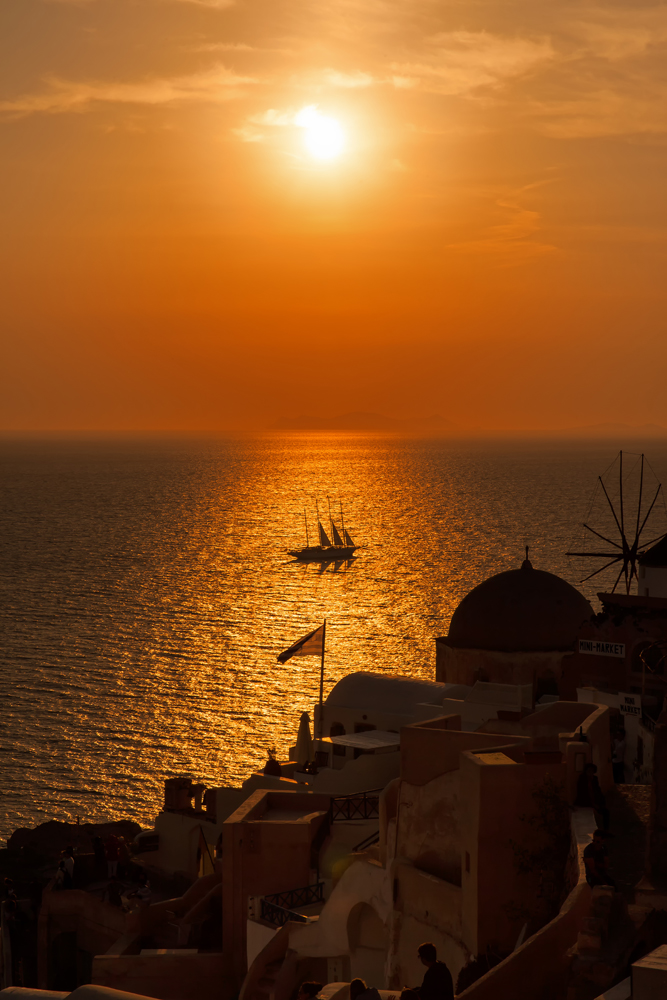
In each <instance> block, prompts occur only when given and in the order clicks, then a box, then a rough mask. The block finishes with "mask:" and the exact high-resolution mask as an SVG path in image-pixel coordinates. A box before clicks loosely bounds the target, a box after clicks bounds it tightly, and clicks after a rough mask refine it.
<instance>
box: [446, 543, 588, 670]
mask: <svg viewBox="0 0 667 1000" xmlns="http://www.w3.org/2000/svg"><path fill="white" fill-rule="evenodd" d="M592 614H593V609H592V607H591V606H590V604H589V603H588V601H587V600H586V598H585V597H584V596H583V594H580V593H579V591H578V590H575V588H574V587H572V586H571V585H570V584H569V583H567V582H566V581H565V580H561V578H560V577H559V576H556V575H555V574H554V573H546V572H544V570H541V569H533V566H532V564H531V563H530V562H529V560H528V559H526V560H525V562H524V563H523V565H522V567H521V569H513V570H509V571H508V572H506V573H498V574H497V576H492V577H491V578H490V579H488V580H485V581H484V583H480V585H479V586H478V587H475V589H474V590H471V591H470V593H469V594H468V595H467V596H466V597H464V598H463V600H462V601H461V603H460V604H459V606H458V608H457V609H456V611H455V612H454V614H453V616H452V621H451V624H450V626H449V634H448V636H447V640H446V641H447V643H448V645H450V646H455V647H457V648H459V649H494V650H498V651H501V652H502V651H504V652H528V651H533V652H538V651H545V650H557V649H558V650H560V649H572V647H573V646H574V642H575V640H576V638H577V635H578V633H579V627H580V626H581V625H582V624H583V623H584V622H585V621H587V620H588V619H589V618H590V617H591V615H592Z"/></svg>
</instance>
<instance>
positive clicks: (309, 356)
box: [0, 0, 667, 430]
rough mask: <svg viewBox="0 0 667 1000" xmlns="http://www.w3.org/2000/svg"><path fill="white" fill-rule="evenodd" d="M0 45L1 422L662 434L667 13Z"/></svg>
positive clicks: (77, 28) (433, 4)
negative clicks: (335, 145) (337, 145)
mask: <svg viewBox="0 0 667 1000" xmlns="http://www.w3.org/2000/svg"><path fill="white" fill-rule="evenodd" d="M0 46H1V47H2V52H1V54H0V73H1V79H2V87H1V90H0V116H1V117H0V134H1V136H2V157H1V158H0V171H1V184H0V198H2V209H3V226H2V261H1V264H2V303H3V309H2V358H3V362H2V366H1V370H0V410H1V411H2V412H1V413H0V426H1V427H2V428H4V429H9V430H22V429H49V430H57V429H93V430H96V429H109V430H114V429H119V430H121V429H122V430H125V429H160V430H167V429H186V430H216V429H226V428H242V427H262V426H270V425H271V424H272V423H273V422H274V421H275V420H276V419H278V418H280V417H284V416H289V415H296V414H301V413H312V414H314V415H326V414H335V413H344V412H346V411H349V410H360V409H363V410H375V411H378V412H381V413H384V414H387V415H393V416H398V417H414V416H419V415H423V414H432V413H439V414H441V415H442V416H444V417H447V418H449V419H450V420H452V421H453V422H454V423H455V424H456V426H457V427H460V428H461V429H466V428H470V427H478V426H481V427H488V428H500V429H502V428H553V427H567V426H574V425H577V424H590V423H599V422H603V421H609V420H612V421H616V420H622V421H625V422H629V423H644V422H655V423H660V424H664V425H667V394H666V393H665V391H664V384H665V360H666V353H667V349H666V346H665V345H666V340H667V338H666V337H665V319H664V317H665V313H666V309H665V307H666V305H667V303H666V301H665V299H666V298H667V291H666V290H667V281H665V277H664V275H665V237H666V229H665V227H666V222H667V218H666V216H667V205H666V204H665V174H666V167H667V163H666V160H667V155H666V148H665V139H666V133H667V75H666V73H665V66H666V65H667V61H666V55H667V52H666V49H667V5H652V6H637V5H634V4H633V5H631V4H630V3H629V2H628V3H623V2H613V3H611V2H610V3H607V4H587V3H578V4H573V5H567V4H565V3H561V2H559V0H554V2H552V3H548V4H547V3H535V2H534V0H514V2H507V0H503V2H502V3H501V2H500V0H495V2H489V0H478V2H467V3H465V4H461V3H458V2H448V0H394V2H385V0H329V2H326V3H324V2H314V0H237V2H236V3H227V2H225V0H223V2H217V0H78V2H74V0H72V2H67V0H7V2H6V3H4V4H3V5H2V6H1V7H0ZM313 105H316V106H317V109H318V112H319V113H320V114H323V115H326V116H330V117H333V118H334V119H336V120H337V121H338V122H339V123H340V126H341V128H342V129H343V132H344V135H345V140H346V146H345V149H344V150H343V152H342V153H341V155H340V156H338V157H336V158H334V159H332V160H329V161H319V160H316V159H314V158H313V157H312V156H311V155H310V154H309V152H308V150H307V149H306V148H305V146H304V138H305V133H304V129H302V128H299V127H298V126H297V125H295V124H294V118H295V115H296V114H297V113H298V112H299V110H300V109H303V108H304V107H308V106H313Z"/></svg>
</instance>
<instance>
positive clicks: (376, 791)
mask: <svg viewBox="0 0 667 1000" xmlns="http://www.w3.org/2000/svg"><path fill="white" fill-rule="evenodd" d="M381 791H382V789H381V788H372V789H370V790H369V791H367V792H357V793H356V794H355V795H336V796H335V797H334V798H332V800H331V819H332V822H334V823H336V822H339V823H340V822H342V821H344V820H350V819H379V818H380V792H381Z"/></svg>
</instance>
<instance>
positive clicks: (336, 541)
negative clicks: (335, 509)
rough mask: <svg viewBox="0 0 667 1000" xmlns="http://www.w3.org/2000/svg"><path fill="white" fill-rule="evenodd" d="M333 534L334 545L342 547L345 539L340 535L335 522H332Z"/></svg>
mask: <svg viewBox="0 0 667 1000" xmlns="http://www.w3.org/2000/svg"><path fill="white" fill-rule="evenodd" d="M331 534H332V535H333V543H334V545H342V544H343V539H342V538H341V537H340V535H339V534H338V528H337V527H336V525H335V524H334V523H333V521H332V522H331Z"/></svg>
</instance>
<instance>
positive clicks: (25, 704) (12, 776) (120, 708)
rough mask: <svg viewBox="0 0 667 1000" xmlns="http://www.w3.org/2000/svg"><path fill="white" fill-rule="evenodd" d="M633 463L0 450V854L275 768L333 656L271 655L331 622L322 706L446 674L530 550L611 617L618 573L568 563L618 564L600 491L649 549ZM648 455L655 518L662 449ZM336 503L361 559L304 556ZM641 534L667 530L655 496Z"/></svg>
mask: <svg viewBox="0 0 667 1000" xmlns="http://www.w3.org/2000/svg"><path fill="white" fill-rule="evenodd" d="M641 450H642V445H641V443H635V442H633V443H631V444H630V445H628V447H627V451H625V452H624V466H623V471H622V473H620V471H619V467H618V460H617V454H618V445H617V444H616V443H615V442H614V443H610V442H606V441H597V442H582V441H576V442H573V441H567V442H565V441H539V440H526V441H509V442H508V441H481V440H480V441H477V440H475V441H451V440H435V439H425V440H420V439H416V438H401V437H397V436H392V435H381V434H361V433H359V434H353V433H346V434H336V433H316V434H308V433H292V434H279V433H273V434H266V435H256V436H243V437H241V436H239V437H229V438H220V439H212V438H207V439H201V440H199V439H198V440H194V439H183V438H180V439H176V438H175V439H165V438H159V439H127V438H126V439H118V440H114V439H104V440H94V439H91V438H89V439H80V440H64V439H50V440H36V439H21V440H19V439H4V440H2V441H0V463H1V492H0V657H1V662H0V698H1V711H0V841H2V839H3V838H6V837H8V836H9V835H10V834H11V832H12V831H13V830H14V829H16V828H18V827H21V826H28V827H31V826H34V825H36V824H38V823H42V822H45V821H47V820H52V819H56V820H65V821H69V822H76V821H77V818H78V820H79V821H80V822H81V823H88V822H101V821H105V820H108V819H121V818H125V819H132V820H135V821H137V822H138V823H140V824H141V825H142V826H144V827H150V826H152V824H153V821H154V818H155V815H156V814H157V812H158V811H159V809H160V806H161V803H162V799H163V785H164V780H165V778H169V777H173V776H177V775H188V776H191V777H192V778H194V779H196V780H197V781H201V782H203V783H204V784H206V785H208V786H212V785H225V784H229V785H238V784H240V783H241V782H242V781H243V780H244V779H245V778H246V777H247V775H248V774H249V773H250V771H252V770H253V769H255V768H257V767H258V766H261V765H263V764H264V762H265V760H266V758H267V755H268V753H269V750H274V751H275V752H276V753H277V754H278V756H279V757H283V758H284V757H285V755H286V753H287V751H288V749H289V747H290V746H292V745H293V744H294V742H295V741H296V734H297V727H298V723H299V717H300V715H301V713H302V712H303V711H307V712H309V713H311V717H312V710H313V705H314V704H315V702H316V701H317V697H318V689H319V672H320V661H319V659H318V658H317V657H303V658H298V659H292V660H290V661H288V662H287V663H286V664H284V665H280V664H279V663H278V662H277V657H278V654H279V653H280V652H281V651H282V650H283V649H285V648H286V647H287V646H289V645H290V644H291V643H293V642H294V641H295V640H296V639H298V638H299V637H300V636H302V635H303V634H305V633H307V632H308V631H310V630H312V629H313V628H316V627H317V626H318V625H319V624H320V623H321V622H322V621H324V620H325V619H326V622H327V643H326V658H325V693H326V692H328V691H329V690H331V688H332V687H333V685H334V684H335V683H336V682H337V681H338V680H339V679H340V678H341V677H343V676H345V675H346V674H348V673H350V672H351V671H355V670H368V671H374V672H378V673H384V674H390V675H399V674H401V675H408V676H413V677H421V678H429V679H431V678H433V677H434V671H435V638H436V637H437V636H441V635H444V634H446V633H447V630H448V627H449V621H450V618H451V616H452V613H453V612H454V610H455V608H456V607H457V605H458V603H459V601H460V600H461V599H462V598H463V597H464V596H465V594H467V593H468V592H469V591H470V590H471V589H472V588H473V587H475V586H476V585H477V584H479V583H481V582H482V581H483V580H485V579H486V578H487V577H489V576H491V575H493V574H495V573H500V572H502V571H503V570H508V569H514V568H518V567H519V566H520V565H521V562H522V561H523V559H524V558H525V547H526V546H529V556H530V559H531V561H532V563H533V565H534V566H535V567H536V568H539V569H544V570H549V571H550V572H552V573H557V574H559V575H560V576H562V577H563V578H564V579H566V580H568V581H569V582H570V583H572V584H573V585H575V586H578V587H579V588H580V589H581V590H582V592H583V593H584V594H585V595H586V596H587V597H588V598H589V600H590V601H591V602H592V604H593V605H594V607H595V608H596V609H599V602H598V600H597V596H596V595H597V593H598V591H603V590H608V589H610V588H611V586H612V585H613V583H614V581H615V579H616V575H617V569H616V568H615V567H611V568H609V569H608V570H606V571H604V572H602V573H600V574H599V575H597V576H596V577H594V578H593V579H591V580H589V581H587V582H585V583H581V582H580V581H581V580H582V579H583V577H585V576H587V575H588V574H589V573H591V572H594V571H595V569H597V568H599V567H600V566H601V565H604V563H605V561H608V560H601V559H597V560H594V559H593V560H591V559H588V560H585V559H583V558H579V557H571V556H568V555H566V553H567V552H568V551H572V550H576V551H580V550H583V549H582V546H583V547H584V548H587V549H589V550H596V546H597V545H599V546H600V549H597V551H606V550H608V543H607V542H605V541H600V540H599V539H597V538H596V537H594V536H592V535H591V534H590V533H588V537H587V538H586V537H585V536H586V534H587V533H586V531H585V530H584V529H583V528H582V527H581V525H582V522H583V521H588V523H589V524H590V525H591V526H592V527H593V528H594V529H595V530H598V531H599V532H600V533H601V534H604V535H605V537H606V538H608V539H610V540H611V542H613V541H614V538H615V537H616V536H614V535H612V532H613V531H615V530H616V529H615V527H614V524H613V521H612V515H611V513H610V508H609V505H608V504H607V501H606V500H605V497H604V495H603V493H602V491H601V488H600V484H599V481H598V476H600V475H602V476H603V481H604V482H605V483H606V486H607V489H608V492H609V494H610V499H611V500H612V503H616V504H618V499H619V496H618V494H619V491H620V483H621V481H623V482H624V483H625V488H626V496H625V508H624V517H625V522H624V523H625V524H626V525H630V527H629V528H628V529H627V530H628V532H630V530H632V531H634V530H635V521H634V517H635V515H634V512H633V509H632V503H631V501H632V499H633V497H634V499H635V500H636V499H637V497H638V493H637V490H638V483H639V479H638V476H639V473H640V471H641V465H640V459H639V457H638V454H637V453H638V452H640V451H641ZM643 450H645V451H646V454H647V458H648V460H649V461H650V466H649V465H646V466H645V470H644V479H643V480H642V484H641V488H642V491H643V498H644V499H643V503H644V508H643V509H644V510H645V509H646V506H647V498H652V496H653V493H652V492H651V490H653V491H654V490H655V484H656V483H657V481H658V480H660V479H667V442H665V441H652V442H649V443H647V444H646V447H645V448H644V449H643ZM633 490H634V493H633ZM614 491H615V492H614ZM341 506H342V515H343V518H344V523H345V527H346V528H347V530H348V531H349V533H350V535H351V536H352V538H353V539H354V541H355V542H356V543H357V544H358V545H359V549H358V551H357V553H356V555H355V558H354V559H352V560H350V561H349V562H347V563H331V564H329V565H324V566H322V565H307V564H302V563H299V562H297V561H295V560H294V559H293V558H292V557H291V556H290V555H289V554H288V550H289V549H290V548H294V547H301V546H303V545H304V544H305V541H306V538H305V519H306V520H307V524H308V529H309V532H310V539H311V542H312V540H313V538H314V536H315V533H316V522H317V512H318V508H319V515H320V518H321V520H322V523H323V525H324V526H325V528H327V530H328V529H329V516H330V513H331V516H332V517H333V518H334V520H335V521H336V523H337V524H338V526H339V528H340V525H341ZM663 524H664V525H665V526H664V527H663ZM646 530H647V531H653V532H654V533H655V534H658V533H659V532H660V530H663V531H664V530H667V513H666V512H665V507H664V503H663V500H662V496H660V497H659V498H658V501H657V502H656V504H655V506H654V509H653V511H652V513H651V518H650V523H649V526H648V528H647V529H646ZM643 537H648V535H647V534H645V535H644V536H643Z"/></svg>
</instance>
